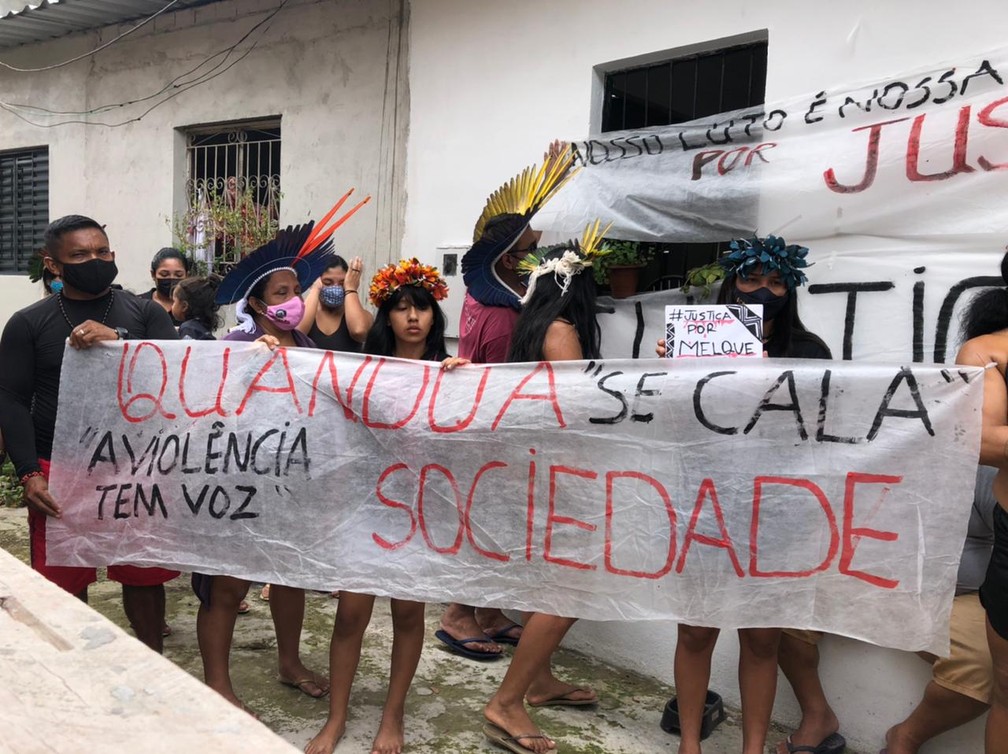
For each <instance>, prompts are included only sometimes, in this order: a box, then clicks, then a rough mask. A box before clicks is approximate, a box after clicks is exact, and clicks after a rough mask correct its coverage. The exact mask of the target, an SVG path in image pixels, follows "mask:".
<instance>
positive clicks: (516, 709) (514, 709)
mask: <svg viewBox="0 0 1008 754" xmlns="http://www.w3.org/2000/svg"><path fill="white" fill-rule="evenodd" d="M483 717H485V718H486V720H487V722H489V723H491V724H492V725H495V726H497V727H498V728H500V729H501V730H503V731H505V732H506V733H507V734H508V736H510V737H512V738H513V739H515V743H517V744H519V745H521V746H524V747H525V748H526V749H528V750H529V751H534V752H536V753H537V754H542V753H543V752H548V751H555V750H556V741H554V740H553V739H552V738H549V737H548V736H543V732H542V731H541V730H539V726H538V725H536V724H535V723H534V722H532V718H531V717H529V716H528V712H526V711H525V706H524V705H522V704H519V705H512V706H504V705H502V704H500V703H498V702H497V697H496V696H494V697H493V698H492V699H491V700H490V701H489V702H487V706H486V707H484V708H483ZM539 736H543V737H542V738H539Z"/></svg>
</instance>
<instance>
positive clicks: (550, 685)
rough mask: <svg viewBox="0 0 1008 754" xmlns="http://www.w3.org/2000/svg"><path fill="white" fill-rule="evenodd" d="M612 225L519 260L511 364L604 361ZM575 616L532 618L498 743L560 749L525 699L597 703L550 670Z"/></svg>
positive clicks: (503, 707)
mask: <svg viewBox="0 0 1008 754" xmlns="http://www.w3.org/2000/svg"><path fill="white" fill-rule="evenodd" d="M606 230H608V228H606V229H605V230H603V231H601V232H600V231H599V223H598V222H597V221H596V222H595V224H594V225H591V226H589V227H588V228H586V229H585V232H584V236H583V237H582V240H581V243H580V244H579V243H577V242H573V243H571V244H568V245H565V246H561V247H550V248H548V249H545V250H543V251H540V252H539V253H538V254H536V253H532V254H529V255H528V256H527V257H525V259H523V260H522V261H521V263H520V264H519V270H521V271H525V272H528V273H529V281H528V290H527V292H526V294H525V296H524V297H523V298H522V312H521V314H520V315H519V317H518V321H517V323H516V324H515V330H514V335H513V336H512V338H511V351H510V354H509V355H508V360H509V361H512V362H524V361H579V360H581V359H597V358H599V342H600V337H601V336H600V330H599V325H598V322H597V321H596V318H595V281H594V278H593V277H592V275H591V266H592V264H593V262H594V260H595V259H597V258H598V257H600V256H601V255H602V254H604V253H605V252H604V251H603V250H600V248H599V244H600V241H601V240H602V238H603V236H604V235H605V231H606ZM586 271H587V272H586ZM576 620H577V619H576V618H564V617H561V616H557V615H546V614H544V613H535V614H533V615H531V616H529V617H528V618H527V620H526V622H525V628H524V630H523V631H522V636H521V640H520V641H519V642H518V647H517V649H516V650H515V653H514V657H513V658H512V660H511V665H510V667H508V670H507V673H506V674H505V676H504V680H503V681H502V682H501V685H500V688H499V689H497V693H496V694H494V695H493V697H491V699H490V701H489V702H488V703H487V705H486V707H485V708H484V710H483V716H484V717H485V718H486V723H485V724H484V725H483V733H484V734H485V735H486V737H487V738H488V739H489V740H490V741H491V742H492V743H494V744H495V745H497V746H501V747H503V748H505V749H508V750H510V751H513V752H546V751H550V750H553V749H555V748H556V744H555V743H554V741H553V740H552V739H550V738H549V737H547V736H545V735H543V733H542V732H540V730H539V728H538V727H537V726H536V724H535V723H534V722H532V719H531V718H530V717H529V714H528V711H527V710H526V708H525V701H526V700H527V701H528V703H529V705H530V706H533V707H541V706H568V707H580V706H588V705H593V704H596V703H597V702H598V696H597V695H596V694H595V692H594V691H593V690H592V689H590V688H585V687H578V686H571V685H570V684H565V683H562V682H561V681H559V680H558V679H556V678H555V677H554V676H553V672H552V670H551V668H550V658H551V657H552V655H553V652H554V651H555V650H556V648H557V647H558V646H560V642H561V641H562V640H563V638H564V636H565V635H566V634H567V631H568V630H570V627H571V626H573V625H574V622H575V621H576Z"/></svg>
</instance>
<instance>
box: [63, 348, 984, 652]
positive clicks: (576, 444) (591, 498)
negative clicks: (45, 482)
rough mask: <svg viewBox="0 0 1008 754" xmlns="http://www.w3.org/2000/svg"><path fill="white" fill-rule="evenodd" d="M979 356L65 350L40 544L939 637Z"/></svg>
mask: <svg viewBox="0 0 1008 754" xmlns="http://www.w3.org/2000/svg"><path fill="white" fill-rule="evenodd" d="M981 373H982V370H980V369H960V368H948V369H945V368H941V367H930V366H929V367H924V366H916V365H915V366H912V367H911V366H899V365H877V364H854V363H840V362H814V361H802V362H798V361H786V360H742V359H734V360H731V359H725V360H693V361H690V360H684V361H678V362H673V363H669V362H666V361H660V360H658V359H653V360H617V361H605V362H563V363H554V364H548V363H543V364H506V365H495V366H466V367H461V368H458V369H456V370H454V371H452V372H443V371H441V370H440V369H439V365H437V364H431V363H420V362H410V361H400V360H395V359H384V358H375V357H362V356H355V355H349V354H337V353H334V352H328V351H314V350H298V349H294V350H284V349H279V350H277V351H276V352H272V353H271V352H269V351H267V350H266V349H265V348H264V347H261V346H260V345H258V344H249V345H245V344H242V345H235V344H227V343H199V344H192V343H184V342H178V343H176V342H124V343H116V344H114V345H111V344H110V345H106V346H102V347H99V348H95V349H91V350H90V351H88V352H78V351H75V350H72V349H68V350H67V353H66V355H65V361H64V364H63V377H62V381H61V386H60V413H59V418H58V422H57V432H56V442H55V447H54V452H53V476H52V489H53V491H54V496H55V497H56V499H57V500H58V501H59V502H60V503H61V504H62V505H63V508H64V515H63V517H62V519H59V520H53V521H51V522H50V525H49V527H48V548H49V551H48V552H49V558H50V561H51V562H52V563H54V564H63V565H107V564H110V563H122V562H128V563H136V564H141V565H169V566H174V567H178V568H182V569H192V570H198V571H201V572H205V573H212V574H230V575H234V576H241V577H244V578H248V579H254V580H258V581H266V582H272V583H282V584H289V585H297V586H303V587H309V588H316V589H327V590H328V589H348V590H352V591H361V592H369V593H374V594H379V595H390V596H395V597H402V598H409V599H419V600H426V601H445V602H447V601H459V602H463V603H468V604H477V605H499V606H505V607H512V608H519V609H523V610H536V611H543V612H549V613H554V614H560V615H567V616H578V617H584V618H592V619H601V620H642V619H644V620H650V619H670V620H671V619H674V620H683V621H686V622H689V623H693V624H698V625H710V626H721V627H724V628H731V627H738V626H793V627H797V628H817V629H823V630H826V631H830V632H834V633H839V634H845V635H848V636H853V637H857V638H861V639H866V640H868V641H872V642H875V643H878V644H882V645H887V646H892V647H899V648H903V649H908V650H920V649H927V650H930V651H933V652H936V653H939V654H940V653H941V652H942V651H943V650H944V649H945V647H946V646H947V641H948V638H947V633H948V627H947V621H948V609H949V604H950V600H951V598H952V593H953V589H954V582H955V575H956V567H957V563H958V560H959V554H960V551H961V549H962V543H963V539H964V536H965V533H966V522H967V518H968V513H969V509H970V504H971V499H972V494H973V481H974V475H975V471H976V462H977V453H978V446H979V426H980V403H981V383H982V379H980V378H981Z"/></svg>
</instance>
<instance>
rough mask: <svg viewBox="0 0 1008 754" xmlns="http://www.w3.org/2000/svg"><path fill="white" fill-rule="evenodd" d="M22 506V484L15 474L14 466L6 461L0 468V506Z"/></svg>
mask: <svg viewBox="0 0 1008 754" xmlns="http://www.w3.org/2000/svg"><path fill="white" fill-rule="evenodd" d="M21 504H22V503H21V482H19V481H18V478H17V474H16V473H15V472H14V464H12V463H11V462H10V461H5V462H4V463H3V465H2V466H0V505H2V506H4V507H8V508H14V507H17V506H19V505H21Z"/></svg>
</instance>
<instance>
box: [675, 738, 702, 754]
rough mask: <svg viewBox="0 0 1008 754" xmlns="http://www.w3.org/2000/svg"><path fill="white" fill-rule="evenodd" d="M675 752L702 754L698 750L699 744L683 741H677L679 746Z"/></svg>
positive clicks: (678, 753)
mask: <svg viewBox="0 0 1008 754" xmlns="http://www.w3.org/2000/svg"><path fill="white" fill-rule="evenodd" d="M676 754H702V753H701V751H700V744H687V743H686V742H685V741H679V748H678V749H676Z"/></svg>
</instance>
